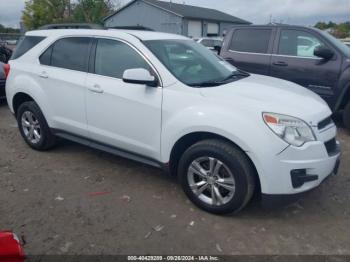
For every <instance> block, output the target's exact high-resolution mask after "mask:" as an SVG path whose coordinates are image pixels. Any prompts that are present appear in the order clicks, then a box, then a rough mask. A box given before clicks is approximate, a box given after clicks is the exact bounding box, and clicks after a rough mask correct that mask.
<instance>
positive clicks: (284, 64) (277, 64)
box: [273, 61, 288, 66]
mask: <svg viewBox="0 0 350 262" xmlns="http://www.w3.org/2000/svg"><path fill="white" fill-rule="evenodd" d="M273 64H274V65H275V66H288V64H287V63H286V62H283V61H277V62H273Z"/></svg>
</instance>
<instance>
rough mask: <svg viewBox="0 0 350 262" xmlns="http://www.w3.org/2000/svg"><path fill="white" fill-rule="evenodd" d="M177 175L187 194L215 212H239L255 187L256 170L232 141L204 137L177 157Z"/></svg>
mask: <svg viewBox="0 0 350 262" xmlns="http://www.w3.org/2000/svg"><path fill="white" fill-rule="evenodd" d="M198 163H199V164H200V167H199V166H198ZM210 163H212V165H211V166H212V168H210ZM215 167H218V168H217V170H218V172H215ZM199 170H200V171H199ZM209 170H212V171H213V172H210V171H209ZM204 173H206V176H203V174H204ZM178 176H179V179H180V182H181V185H182V188H183V190H184V192H185V194H186V195H187V196H188V198H189V199H190V200H191V201H192V202H193V203H194V204H195V205H197V206H198V207H200V208H202V209H204V210H206V211H208V212H210V213H214V214H229V213H237V212H239V211H240V210H241V209H243V208H244V207H245V206H246V205H247V204H248V202H249V200H250V199H251V198H252V196H253V193H254V190H255V176H256V171H255V168H254V167H253V166H252V164H251V162H250V160H249V159H248V157H247V156H246V155H245V154H244V153H243V152H242V151H241V150H240V149H239V148H237V147H235V146H234V145H232V144H230V143H228V142H225V141H221V140H217V139H210V140H203V141H200V142H198V143H196V144H194V145H192V146H191V147H190V148H188V149H187V150H186V151H185V153H184V154H183V155H182V157H181V159H180V162H179V167H178ZM205 177H206V178H205ZM223 179H225V180H223ZM219 182H220V183H219ZM205 183H206V184H207V185H205ZM196 184H197V185H199V184H200V185H201V187H197V185H196ZM194 185H195V186H194ZM222 185H224V187H223V186H222ZM191 186H192V188H195V190H193V189H192V188H191ZM203 188H204V189H203ZM201 191H202V192H201ZM213 192H214V196H216V197H213ZM217 192H219V194H217ZM215 193H216V194H215ZM218 195H220V197H221V198H220V197H217V196H218Z"/></svg>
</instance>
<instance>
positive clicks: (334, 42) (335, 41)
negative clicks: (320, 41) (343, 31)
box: [320, 31, 350, 57]
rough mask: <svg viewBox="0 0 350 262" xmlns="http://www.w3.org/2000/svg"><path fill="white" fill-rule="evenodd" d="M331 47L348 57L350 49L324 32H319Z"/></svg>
mask: <svg viewBox="0 0 350 262" xmlns="http://www.w3.org/2000/svg"><path fill="white" fill-rule="evenodd" d="M320 32H321V33H322V34H323V35H324V36H325V37H326V38H327V39H328V40H329V41H330V42H331V43H332V44H333V45H335V46H336V47H337V48H338V49H339V50H340V51H341V52H342V53H343V54H345V55H346V56H347V57H350V48H349V47H348V46H346V45H345V44H344V43H343V42H341V41H340V40H338V39H336V38H335V37H334V36H332V35H331V34H329V33H328V32H325V31H320Z"/></svg>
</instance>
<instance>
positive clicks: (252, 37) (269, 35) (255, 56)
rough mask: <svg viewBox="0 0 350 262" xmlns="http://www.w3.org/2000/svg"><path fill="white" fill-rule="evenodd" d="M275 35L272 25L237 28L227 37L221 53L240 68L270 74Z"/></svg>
mask: <svg viewBox="0 0 350 262" xmlns="http://www.w3.org/2000/svg"><path fill="white" fill-rule="evenodd" d="M274 35H275V29H274V28H271V27H242V28H237V29H235V30H233V32H232V33H231V34H230V35H228V36H227V37H226V39H225V44H224V47H223V52H222V53H221V55H222V56H223V57H224V58H225V59H226V60H227V61H228V62H230V63H231V64H233V65H234V66H236V67H238V68H239V69H242V70H244V71H248V72H251V73H255V74H262V75H269V74H270V62H271V53H272V48H273V40H274Z"/></svg>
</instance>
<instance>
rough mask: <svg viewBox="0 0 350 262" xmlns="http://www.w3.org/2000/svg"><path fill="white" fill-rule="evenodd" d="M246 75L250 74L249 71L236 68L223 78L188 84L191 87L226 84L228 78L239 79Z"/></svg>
mask: <svg viewBox="0 0 350 262" xmlns="http://www.w3.org/2000/svg"><path fill="white" fill-rule="evenodd" d="M248 76H250V74H249V73H247V72H244V71H241V70H237V71H233V72H232V73H231V74H230V75H229V76H228V77H226V78H224V79H222V80H215V81H205V82H201V83H194V84H189V86H192V87H212V86H219V85H223V84H226V83H227V82H228V81H229V80H230V79H235V80H239V79H241V78H243V77H248Z"/></svg>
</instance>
